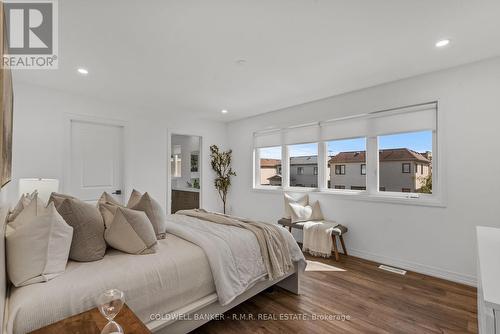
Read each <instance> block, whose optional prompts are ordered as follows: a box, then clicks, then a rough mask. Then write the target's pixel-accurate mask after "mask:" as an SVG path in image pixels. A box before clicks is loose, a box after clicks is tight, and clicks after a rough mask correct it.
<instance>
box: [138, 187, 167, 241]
mask: <svg viewBox="0 0 500 334" xmlns="http://www.w3.org/2000/svg"><path fill="white" fill-rule="evenodd" d="M130 209H133V210H139V211H144V213H145V214H146V216H147V217H148V218H149V221H150V222H151V224H152V225H153V229H154V230H155V234H156V237H157V238H158V239H164V238H165V232H166V230H167V223H166V216H165V213H164V212H163V209H162V207H161V205H160V203H158V202H157V201H155V200H154V199H153V198H152V197H151V196H149V194H148V193H144V195H142V196H141V198H140V199H139V201H138V202H137V203H135V204H134V205H133V206H132V207H130Z"/></svg>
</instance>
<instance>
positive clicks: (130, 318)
mask: <svg viewBox="0 0 500 334" xmlns="http://www.w3.org/2000/svg"><path fill="white" fill-rule="evenodd" d="M115 321H116V322H117V323H118V324H119V325H120V326H122V328H123V330H124V331H125V333H127V334H151V331H150V330H149V329H148V328H147V327H146V325H144V324H143V323H142V321H141V320H140V319H139V318H137V316H136V315H135V314H134V312H132V310H131V309H130V308H129V307H128V306H127V304H124V305H123V308H122V310H121V311H120V313H118V315H117V316H116V318H115ZM107 323H108V321H107V320H106V318H104V317H103V316H102V314H101V313H100V312H99V310H98V309H97V308H93V309H91V310H88V311H86V312H83V313H80V314H77V315H74V316H72V317H69V318H66V319H64V320H61V321H58V322H56V323H53V324H52V325H48V326H46V327H43V328H40V329H37V330H36V331H33V332H32V333H35V334H56V333H58V334H59V333H72V334H100V333H101V330H102V329H103V328H104V326H106V324H107Z"/></svg>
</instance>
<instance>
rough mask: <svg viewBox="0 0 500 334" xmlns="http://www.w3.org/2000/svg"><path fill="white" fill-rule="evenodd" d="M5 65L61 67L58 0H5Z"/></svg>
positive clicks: (26, 67)
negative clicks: (59, 60) (59, 64)
mask: <svg viewBox="0 0 500 334" xmlns="http://www.w3.org/2000/svg"><path fill="white" fill-rule="evenodd" d="M4 13H5V15H4V17H5V21H6V22H5V27H6V31H5V34H4V41H5V42H7V47H6V48H4V51H3V54H2V67H10V68H12V69H57V67H58V55H57V52H58V34H57V28H58V25H57V18H58V17H57V1H56V0H40V1H15V0H8V1H4Z"/></svg>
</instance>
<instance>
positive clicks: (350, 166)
mask: <svg viewBox="0 0 500 334" xmlns="http://www.w3.org/2000/svg"><path fill="white" fill-rule="evenodd" d="M327 148H328V168H327V173H328V176H329V180H330V183H329V186H328V187H329V188H333V189H346V187H347V189H353V187H354V188H365V189H366V138H354V139H342V140H333V141H329V142H327ZM360 171H361V172H360ZM336 185H343V186H345V187H344V188H337V187H335V186H336ZM356 190H364V189H356Z"/></svg>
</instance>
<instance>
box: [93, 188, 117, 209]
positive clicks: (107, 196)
mask: <svg viewBox="0 0 500 334" xmlns="http://www.w3.org/2000/svg"><path fill="white" fill-rule="evenodd" d="M101 203H111V204H114V205H119V206H123V205H122V204H121V203H118V201H117V200H116V199H115V198H114V197H113V196H112V195H110V194H109V193H107V192H106V191H105V192H103V193H102V195H101V198H99V201H98V202H97V204H98V205H99V204H101Z"/></svg>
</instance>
